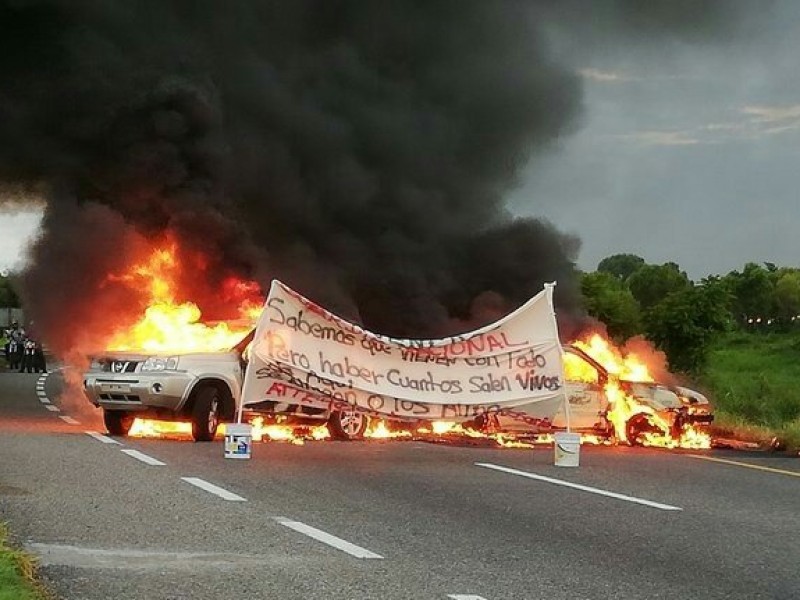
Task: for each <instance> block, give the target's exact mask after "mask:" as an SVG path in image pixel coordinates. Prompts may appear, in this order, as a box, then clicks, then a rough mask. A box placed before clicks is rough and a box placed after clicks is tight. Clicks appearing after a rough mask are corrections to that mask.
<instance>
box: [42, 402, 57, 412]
mask: <svg viewBox="0 0 800 600" xmlns="http://www.w3.org/2000/svg"><path fill="white" fill-rule="evenodd" d="M44 407H45V408H46V409H47V410H49V411H50V412H61V409H60V408H58V407H57V406H53V405H52V404H45V405H44Z"/></svg>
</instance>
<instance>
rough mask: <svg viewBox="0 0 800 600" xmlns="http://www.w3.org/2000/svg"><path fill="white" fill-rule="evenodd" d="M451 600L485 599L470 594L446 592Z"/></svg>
mask: <svg viewBox="0 0 800 600" xmlns="http://www.w3.org/2000/svg"><path fill="white" fill-rule="evenodd" d="M447 597H448V598H452V599H453V600H486V598H484V597H483V596H473V595H471V594H447Z"/></svg>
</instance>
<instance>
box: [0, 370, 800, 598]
mask: <svg viewBox="0 0 800 600" xmlns="http://www.w3.org/2000/svg"><path fill="white" fill-rule="evenodd" d="M62 389H63V381H62V373H54V374H51V375H50V376H49V377H47V378H42V377H41V376H39V375H27V374H17V373H0V519H2V520H5V521H8V522H9V524H10V527H11V530H12V532H13V533H14V534H15V536H16V537H17V539H18V540H20V541H21V542H22V543H24V544H25V545H26V546H27V547H28V548H29V549H31V550H32V551H34V552H36V553H37V554H39V555H40V556H41V561H42V575H43V578H44V580H45V581H46V582H47V583H48V585H50V587H51V588H52V589H53V590H54V592H55V593H56V594H57V595H58V596H59V597H62V598H66V599H70V600H78V599H92V600H94V599H104V600H105V599H112V598H113V599H120V600H125V599H147V600H151V599H152V600H159V599H205V598H253V599H260V598H275V599H291V598H302V599H306V600H309V599H317V598H320V599H322V598H324V599H353V600H355V599H367V598H375V599H387V600H389V599H404V600H405V599H416V598H419V599H437V598H440V599H447V598H455V599H459V600H479V599H485V600H501V599H512V598H513V599H531V600H533V599H548V600H561V599H564V600H578V599H583V598H585V599H604V598H620V599H634V598H636V599H639V598H641V599H657V598H670V599H693V598H698V599H714V598H720V599H722V598H725V599H735V598H742V599H745V598H746V599H748V600H752V599H756V598H785V599H790V598H791V599H795V598H800V568H798V566H800V461H798V460H797V459H792V458H788V457H785V456H776V455H769V454H758V453H742V452H723V451H709V452H668V451H659V450H647V449H632V448H593V447H583V448H582V451H581V466H580V467H579V468H577V469H568V468H557V467H555V466H553V456H552V449H550V448H541V449H536V450H524V449H494V448H481V447H471V446H463V447H458V446H451V445H441V444H429V443H423V442H404V441H395V442H391V441H389V442H364V443H349V444H348V443H338V442H315V443H312V442H309V443H307V444H305V445H303V446H294V445H289V444H285V443H263V444H256V445H255V447H254V449H253V458H252V459H251V460H249V461H235V460H230V459H224V458H223V449H222V443H221V442H213V443H207V444H195V443H192V442H190V441H176V440H144V439H117V440H116V441H117V442H120V443H107V442H109V441H113V440H111V439H110V438H107V437H103V436H100V435H95V436H94V437H92V436H90V435H88V434H87V433H86V432H87V431H92V432H98V434H99V433H103V428H102V426H101V425H100V423H99V419H98V415H97V413H96V412H95V411H94V410H93V409H91V407H89V406H88V405H87V404H85V403H84V401H83V400H82V399H80V398H72V397H70V396H69V395H62V393H61V391H62ZM48 401H49V404H48ZM48 406H51V407H52V408H51V409H48ZM54 409H59V411H58V412H56V410H54ZM132 451H133V452H132ZM137 452H138V453H139V454H137ZM696 455H701V456H703V457H705V458H696ZM709 459H714V460H709ZM721 461H729V462H721ZM730 461H733V462H730ZM154 462H156V463H162V464H152V463H154ZM734 463H736V464H734ZM748 465H751V466H755V467H758V468H750V467H749V466H748ZM532 477H533V478H532ZM542 477H544V478H549V479H542ZM183 478H195V479H193V480H191V482H190V481H187V480H185V479H183ZM564 483H567V484H573V487H568V486H565V485H563V484H564ZM208 484H211V486H216V488H214V487H210V486H209V485H208ZM575 484H577V485H578V486H583V487H574V485H575ZM198 486H202V487H198ZM209 489H211V490H212V491H209ZM609 492H610V493H611V494H612V495H608V494H607V493H609ZM220 494H221V495H220ZM613 494H617V495H616V496H614V495H613Z"/></svg>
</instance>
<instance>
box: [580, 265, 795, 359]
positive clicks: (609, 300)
mask: <svg viewBox="0 0 800 600" xmlns="http://www.w3.org/2000/svg"><path fill="white" fill-rule="evenodd" d="M581 291H582V293H583V297H584V302H585V305H586V309H587V311H588V312H589V314H590V315H592V316H593V317H595V318H597V319H598V320H600V321H602V322H603V323H605V325H606V327H607V328H608V333H609V335H610V336H611V337H613V338H614V339H615V340H617V341H618V342H622V341H624V340H626V339H628V338H630V337H632V336H634V335H644V336H645V337H647V338H648V339H650V340H651V341H652V342H654V343H655V344H656V346H658V347H659V348H660V349H661V350H663V351H664V352H665V353H666V354H667V357H668V359H669V362H670V367H671V368H672V369H673V370H676V371H684V372H690V373H691V372H698V371H700V370H702V368H703V366H704V365H705V362H706V359H707V354H708V347H709V344H710V342H711V340H712V339H713V337H714V336H715V335H716V334H717V333H719V332H722V331H732V330H737V329H738V330H756V331H787V330H792V329H794V328H798V329H800V269H796V268H789V267H778V266H776V265H774V264H772V263H764V264H763V265H759V264H756V263H747V264H746V265H745V266H744V268H743V269H742V270H741V271H731V272H730V273H728V274H727V275H724V276H719V275H713V276H709V277H706V278H704V279H702V280H700V281H697V282H694V281H692V280H690V279H689V277H688V276H687V275H686V273H685V272H683V271H681V269H680V267H679V266H678V265H677V264H675V263H672V262H669V263H665V264H663V265H652V264H648V263H646V262H645V261H644V259H643V258H641V257H639V256H636V255H634V254H615V255H613V256H609V257H608V258H605V259H603V260H602V261H600V263H599V264H598V266H597V270H596V271H595V272H592V273H582V274H581Z"/></svg>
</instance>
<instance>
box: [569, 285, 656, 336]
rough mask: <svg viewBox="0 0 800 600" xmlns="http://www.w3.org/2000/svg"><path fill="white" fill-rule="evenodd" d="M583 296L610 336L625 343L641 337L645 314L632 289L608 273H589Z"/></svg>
mask: <svg viewBox="0 0 800 600" xmlns="http://www.w3.org/2000/svg"><path fill="white" fill-rule="evenodd" d="M581 292H582V293H583V298H584V301H585V303H586V310H587V311H588V313H589V314H590V315H591V316H593V317H594V318H596V319H597V320H599V321H601V322H603V323H604V324H605V326H606V329H607V330H608V334H609V335H610V336H611V337H612V338H614V340H616V341H619V342H622V341H624V340H626V339H628V338H629V337H631V336H634V335H637V334H639V333H641V310H640V309H639V303H638V302H637V301H636V298H634V297H633V294H631V291H630V290H629V289H628V287H627V286H626V285H625V284H624V283H623V282H622V281H621V280H620V279H618V278H617V277H615V276H614V275H612V274H611V273H607V272H599V271H598V272H595V273H585V274H584V275H583V276H582V277H581Z"/></svg>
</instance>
